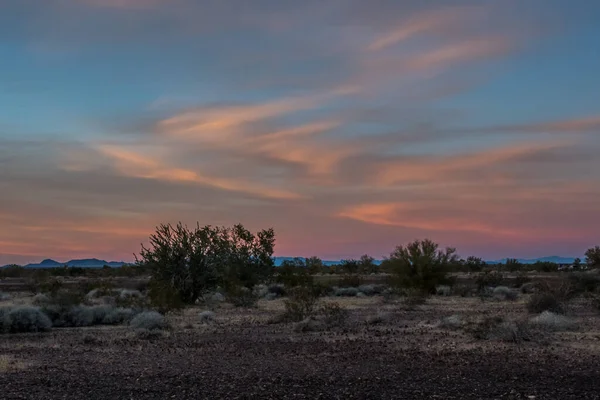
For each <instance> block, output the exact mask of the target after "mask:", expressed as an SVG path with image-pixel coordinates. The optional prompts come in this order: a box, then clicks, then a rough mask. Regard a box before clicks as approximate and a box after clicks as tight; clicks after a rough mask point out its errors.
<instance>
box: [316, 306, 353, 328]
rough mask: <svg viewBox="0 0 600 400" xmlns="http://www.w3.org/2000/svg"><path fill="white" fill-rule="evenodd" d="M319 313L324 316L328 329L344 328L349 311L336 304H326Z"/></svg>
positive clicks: (320, 308)
mask: <svg viewBox="0 0 600 400" xmlns="http://www.w3.org/2000/svg"><path fill="white" fill-rule="evenodd" d="M317 313H318V314H319V315H322V316H323V318H324V320H325V323H326V324H327V326H328V327H334V326H342V325H343V324H344V323H345V322H346V320H347V319H348V310H346V309H345V308H343V307H342V306H340V305H339V304H338V303H334V302H327V303H324V304H323V305H321V306H320V307H319V309H318V311H317Z"/></svg>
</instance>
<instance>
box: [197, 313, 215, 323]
mask: <svg viewBox="0 0 600 400" xmlns="http://www.w3.org/2000/svg"><path fill="white" fill-rule="evenodd" d="M198 319H199V320H200V322H201V323H203V324H208V323H211V322H213V321H214V320H215V313H214V312H212V311H202V312H201V313H200V314H198Z"/></svg>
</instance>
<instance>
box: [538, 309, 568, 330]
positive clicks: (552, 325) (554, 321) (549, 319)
mask: <svg viewBox="0 0 600 400" xmlns="http://www.w3.org/2000/svg"><path fill="white" fill-rule="evenodd" d="M530 323H531V324H533V325H537V326H539V327H542V328H545V329H548V330H552V331H565V330H569V329H573V328H574V327H575V326H576V325H575V322H574V321H573V320H571V319H570V318H567V317H565V316H563V315H558V314H555V313H553V312H551V311H544V312H543V313H541V314H540V315H538V316H535V317H533V318H531V319H530Z"/></svg>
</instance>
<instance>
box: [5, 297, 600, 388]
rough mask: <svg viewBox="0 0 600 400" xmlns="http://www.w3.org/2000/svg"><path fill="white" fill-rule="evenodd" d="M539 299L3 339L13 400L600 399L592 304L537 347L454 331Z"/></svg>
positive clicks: (540, 336)
mask: <svg viewBox="0 0 600 400" xmlns="http://www.w3.org/2000/svg"><path fill="white" fill-rule="evenodd" d="M525 300H526V299H525V298H520V299H519V300H517V301H515V302H507V301H485V302H483V301H481V300H480V299H479V298H461V297H433V298H431V299H429V300H428V302H427V303H426V304H424V305H417V306H408V305H406V304H404V303H403V302H402V300H401V299H399V300H394V301H391V302H389V301H388V302H386V301H384V300H383V298H382V297H368V298H331V299H330V298H327V299H325V300H323V301H336V302H338V303H340V304H341V305H342V306H343V307H345V308H346V309H348V310H349V312H350V315H349V319H348V321H347V322H346V324H345V325H344V326H343V327H338V328H334V329H331V330H328V331H322V332H297V331H296V330H295V329H294V324H271V323H269V321H270V320H271V319H272V318H273V317H274V316H275V315H277V314H278V313H280V312H281V311H282V309H283V301H282V300H274V301H266V300H261V302H259V305H258V307H257V308H254V309H236V308H233V307H231V306H229V305H226V304H223V305H221V306H220V307H219V308H217V309H216V310H215V313H216V320H215V321H214V322H212V323H208V324H205V323H201V321H200V318H199V316H198V314H199V312H200V311H202V310H203V309H202V308H191V309H187V310H186V311H185V313H184V314H183V315H178V316H170V317H169V319H170V322H171V324H172V326H173V328H172V329H171V330H170V331H168V332H166V333H164V334H162V335H160V336H159V337H156V338H151V339H148V338H145V339H143V338H140V337H138V336H137V335H136V334H135V332H133V331H132V330H131V329H130V328H128V327H92V328H66V329H54V330H53V331H52V332H50V333H45V334H20V335H3V336H0V399H89V400H91V399H168V398H173V399H258V398H260V399H600V315H598V313H597V311H596V312H594V311H593V310H592V309H591V308H590V307H589V306H588V305H587V304H586V303H585V301H584V300H581V301H578V302H576V303H574V304H573V305H572V306H571V308H570V311H569V312H570V318H572V320H573V321H575V322H576V327H575V328H573V329H570V330H567V331H564V332H551V331H548V332H543V333H537V334H536V337H534V338H533V339H532V340H530V341H523V342H518V343H515V342H503V341H496V340H481V339H475V338H474V337H473V335H472V334H471V333H469V332H468V330H467V329H463V328H457V329H448V328H446V327H443V326H440V321H441V320H442V319H443V318H445V317H448V316H451V315H458V316H459V317H460V319H461V321H475V320H479V319H481V318H484V317H490V316H495V315H501V316H503V317H507V318H510V319H514V320H522V319H527V318H529V316H528V315H527V314H526V311H525V306H524V301H525ZM17 302H21V303H26V302H27V299H24V298H20V299H17ZM377 315H379V316H380V318H379V320H380V321H379V322H380V323H378V324H373V323H367V321H369V320H371V322H373V321H372V319H373V318H374V316H377Z"/></svg>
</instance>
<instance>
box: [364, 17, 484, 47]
mask: <svg viewBox="0 0 600 400" xmlns="http://www.w3.org/2000/svg"><path fill="white" fill-rule="evenodd" d="M476 10H477V9H476V8H465V7H453V8H443V9H438V10H432V11H429V12H426V13H422V14H419V15H415V16H413V17H411V18H408V19H406V20H405V21H401V22H400V24H399V26H398V27H397V28H395V29H393V30H392V31H390V32H387V33H385V34H384V35H382V36H380V37H378V38H377V39H376V40H374V41H373V42H371V43H370V44H369V46H368V50H371V51H378V50H383V49H385V48H388V47H391V46H394V45H396V44H398V43H400V42H403V41H405V40H408V39H411V38H412V37H414V36H416V35H420V34H423V33H428V32H440V31H441V30H446V29H448V28H451V27H457V26H464V24H465V23H466V22H467V21H468V20H470V19H472V18H473V16H474V12H475V11H476Z"/></svg>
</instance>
